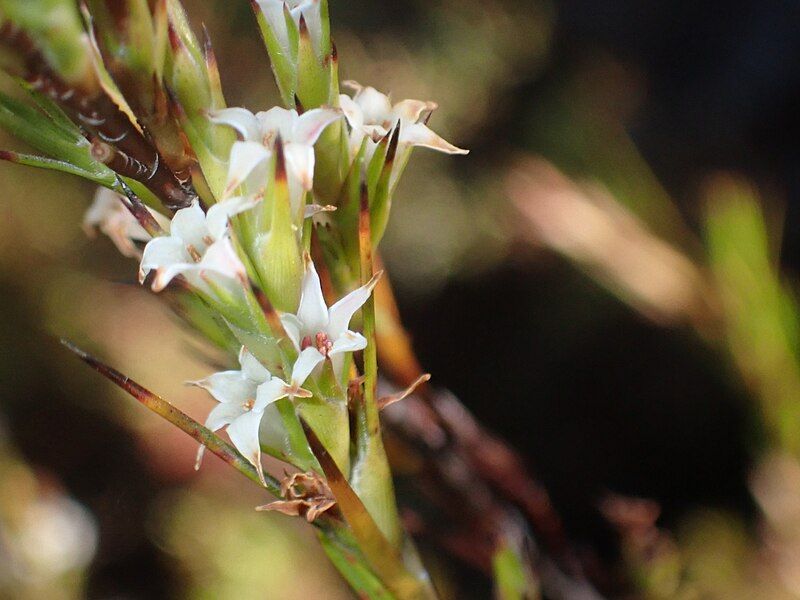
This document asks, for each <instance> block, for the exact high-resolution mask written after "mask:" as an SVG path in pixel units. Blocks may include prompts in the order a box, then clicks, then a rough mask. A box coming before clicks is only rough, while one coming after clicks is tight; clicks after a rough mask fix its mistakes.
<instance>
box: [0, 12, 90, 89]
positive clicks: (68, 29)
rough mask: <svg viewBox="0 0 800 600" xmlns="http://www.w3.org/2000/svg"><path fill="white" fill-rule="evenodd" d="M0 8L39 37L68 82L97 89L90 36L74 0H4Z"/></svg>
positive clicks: (42, 48) (46, 54) (43, 49)
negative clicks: (21, 0) (22, 0)
mask: <svg viewBox="0 0 800 600" xmlns="http://www.w3.org/2000/svg"><path fill="white" fill-rule="evenodd" d="M0 11H2V12H3V13H4V14H5V17H6V18H7V19H8V20H9V21H10V22H11V23H13V24H14V25H16V26H17V27H20V28H21V29H23V30H24V31H25V32H26V33H27V34H28V35H29V36H30V38H31V39H33V40H35V41H36V43H37V46H38V48H39V50H40V51H41V52H42V55H43V56H44V58H45V60H46V61H47V63H48V64H49V65H50V68H52V69H53V71H54V72H55V73H57V74H58V76H59V77H60V78H61V79H62V80H63V81H64V82H66V83H67V84H69V85H71V86H74V87H78V88H81V89H82V90H83V91H85V92H95V91H97V89H98V85H99V84H98V81H97V77H96V75H95V71H94V67H93V65H92V55H91V51H90V49H89V38H88V36H87V34H86V32H85V30H84V28H83V22H82V20H81V17H80V14H79V13H78V8H77V3H76V2H74V0H25V1H24V2H20V0H0Z"/></svg>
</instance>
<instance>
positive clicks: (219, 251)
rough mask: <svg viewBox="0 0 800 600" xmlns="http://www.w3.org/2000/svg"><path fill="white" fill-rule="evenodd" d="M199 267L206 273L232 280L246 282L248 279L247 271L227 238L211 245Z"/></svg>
mask: <svg viewBox="0 0 800 600" xmlns="http://www.w3.org/2000/svg"><path fill="white" fill-rule="evenodd" d="M197 266H198V267H199V268H200V269H201V270H202V271H204V272H205V271H212V272H214V273H218V274H220V275H223V276H225V277H230V278H231V279H239V280H244V279H245V278H246V277H247V271H246V270H245V268H244V265H243V264H242V261H241V259H240V258H239V255H238V254H236V250H234V248H233V244H232V243H231V240H230V238H227V237H224V238H222V239H220V240H217V241H216V242H214V243H213V244H211V246H209V247H208V250H206V253H205V255H204V256H203V259H202V260H201V261H200V263H198V265H197Z"/></svg>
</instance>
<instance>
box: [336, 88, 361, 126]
mask: <svg viewBox="0 0 800 600" xmlns="http://www.w3.org/2000/svg"><path fill="white" fill-rule="evenodd" d="M339 106H340V107H341V109H342V112H343V113H344V118H345V119H347V123H348V124H349V125H350V128H351V129H359V130H360V129H361V128H362V127H364V112H363V111H362V110H361V107H360V106H359V105H358V103H357V102H356V101H355V100H353V99H352V98H351V97H350V96H348V95H347V94H340V95H339Z"/></svg>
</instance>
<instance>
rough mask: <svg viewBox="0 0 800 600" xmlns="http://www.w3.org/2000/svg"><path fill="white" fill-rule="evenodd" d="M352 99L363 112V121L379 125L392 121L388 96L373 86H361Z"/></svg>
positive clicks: (390, 103)
mask: <svg viewBox="0 0 800 600" xmlns="http://www.w3.org/2000/svg"><path fill="white" fill-rule="evenodd" d="M353 99H354V100H355V101H356V103H358V105H359V106H360V107H361V111H362V112H363V113H364V123H371V124H379V125H380V124H384V123H386V122H387V121H392V119H393V115H392V102H391V100H389V96H387V95H386V94H382V93H381V92H379V91H378V90H376V89H375V88H374V87H364V88H361V89H360V90H359V91H358V92H357V93H356V96H355V98H353Z"/></svg>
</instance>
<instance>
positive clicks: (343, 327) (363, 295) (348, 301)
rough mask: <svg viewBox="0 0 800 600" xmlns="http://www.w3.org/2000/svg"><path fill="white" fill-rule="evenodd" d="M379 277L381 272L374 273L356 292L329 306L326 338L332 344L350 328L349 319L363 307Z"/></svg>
mask: <svg viewBox="0 0 800 600" xmlns="http://www.w3.org/2000/svg"><path fill="white" fill-rule="evenodd" d="M381 275H383V271H379V272H378V273H375V275H374V276H373V277H372V279H370V280H369V281H368V282H367V283H366V284H365V285H363V286H361V287H360V288H358V289H357V290H353V291H352V292H350V293H349V294H347V295H346V296H345V297H344V298H342V299H341V300H339V301H338V302H337V303H336V304H334V305H333V306H331V308H330V310H329V311H328V328H327V330H326V331H327V333H328V337H329V338H330V339H331V340H333V341H334V343H335V342H336V340H338V339H339V336H341V335H342V334H343V333H344V332H345V331H347V328H348V327H349V326H350V319H352V318H353V315H354V314H355V313H356V311H357V310H358V309H359V308H361V307H362V306H364V303H365V302H366V301H367V300H368V299H369V296H370V294H371V293H372V290H373V289H375V286H376V285H378V281H379V280H380V278H381Z"/></svg>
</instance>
